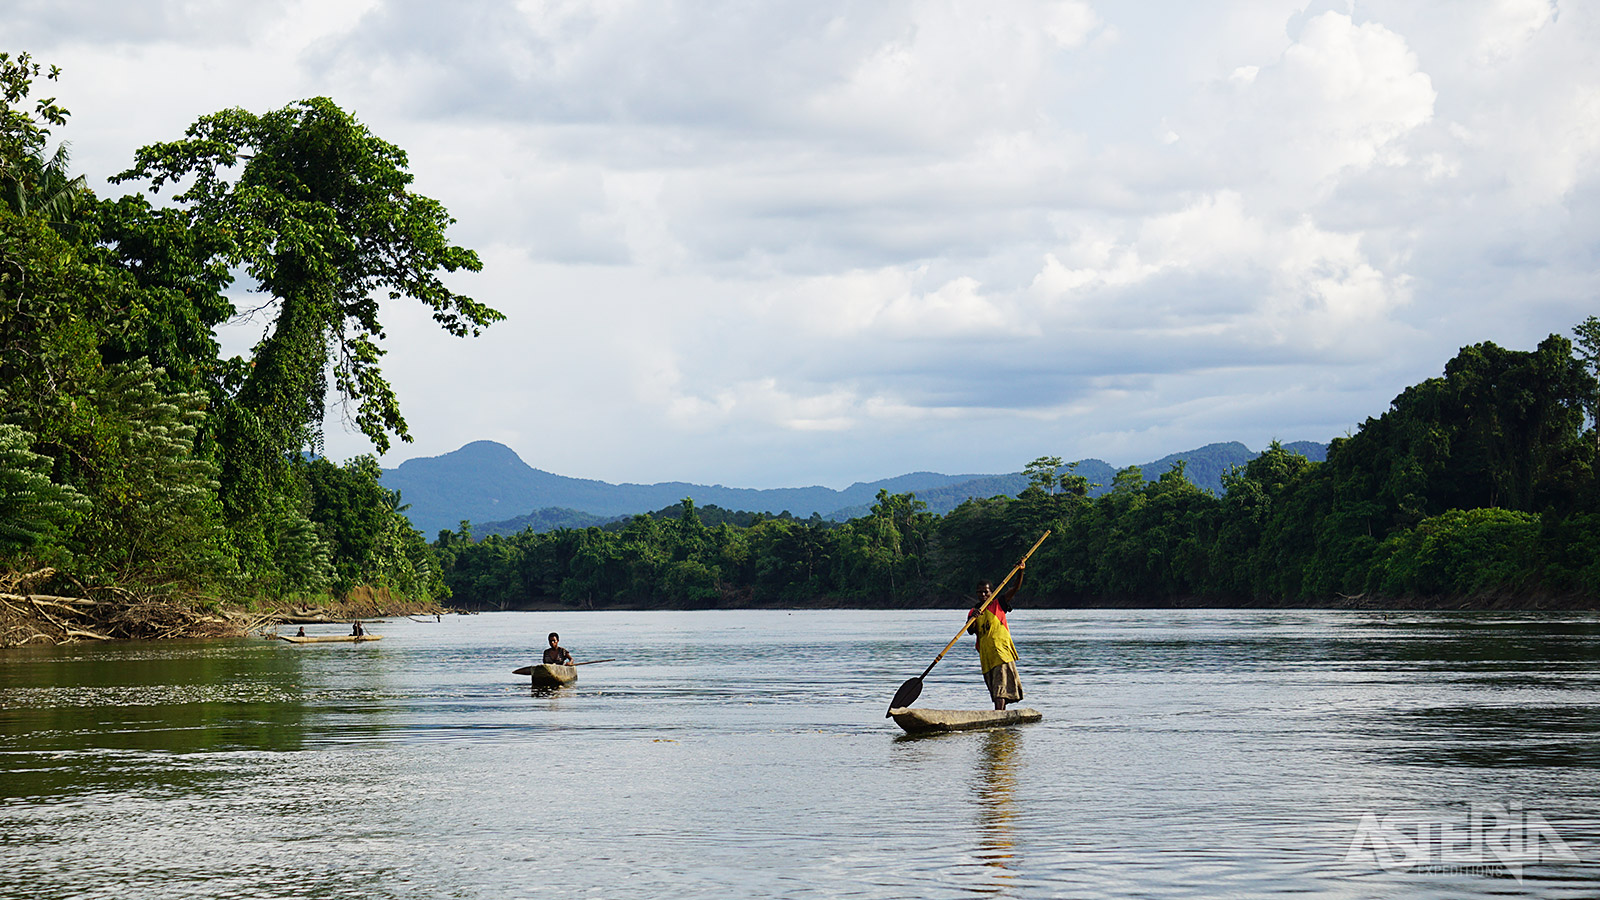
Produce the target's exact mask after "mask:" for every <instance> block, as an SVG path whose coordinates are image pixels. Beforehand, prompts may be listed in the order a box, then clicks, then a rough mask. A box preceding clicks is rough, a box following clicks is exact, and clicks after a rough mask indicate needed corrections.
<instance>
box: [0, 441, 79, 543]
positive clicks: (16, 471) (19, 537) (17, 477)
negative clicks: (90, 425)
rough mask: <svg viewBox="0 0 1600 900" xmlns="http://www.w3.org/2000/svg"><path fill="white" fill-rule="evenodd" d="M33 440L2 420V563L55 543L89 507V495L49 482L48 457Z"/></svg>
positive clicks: (0, 472) (0, 507) (49, 464)
mask: <svg viewBox="0 0 1600 900" xmlns="http://www.w3.org/2000/svg"><path fill="white" fill-rule="evenodd" d="M32 443H33V435H31V434H29V433H28V432H26V431H24V430H22V429H21V428H20V427H18V426H16V425H6V424H3V423H0V563H4V562H11V561H14V560H16V559H17V557H18V556H19V555H20V554H22V553H25V552H28V551H30V550H33V549H34V548H36V547H38V546H39V545H41V544H47V543H49V542H51V541H53V540H54V539H55V538H57V537H58V536H60V535H61V534H62V533H63V532H64V531H67V530H69V529H70V528H71V526H72V525H73V524H74V523H76V522H77V521H78V520H79V519H81V518H82V517H83V516H84V514H85V513H87V512H88V511H89V508H90V503H89V500H88V498H86V497H84V496H83V495H82V494H80V493H78V492H77V491H76V490H73V489H72V488H71V487H69V486H67V485H61V484H55V483H54V482H52V481H51V480H50V468H51V463H50V458H49V457H46V456H44V455H42V454H38V453H34V452H33V451H32V450H30V449H29V445H31V444H32Z"/></svg>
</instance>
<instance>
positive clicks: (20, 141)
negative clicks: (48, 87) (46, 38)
mask: <svg viewBox="0 0 1600 900" xmlns="http://www.w3.org/2000/svg"><path fill="white" fill-rule="evenodd" d="M42 72H43V70H42V68H41V66H40V65H39V64H38V63H36V62H34V61H33V58H32V57H30V56H29V55H28V54H26V53H19V54H17V56H15V57H13V56H12V55H11V54H9V53H0V101H3V103H0V196H3V197H4V198H5V202H6V205H7V206H8V207H10V208H11V209H12V211H13V212H16V213H18V214H19V215H21V214H25V213H26V209H25V208H23V209H19V208H18V204H19V203H22V204H24V206H25V203H24V201H25V200H28V199H32V198H36V197H38V196H39V195H40V193H41V185H40V184H39V178H40V176H41V174H43V172H42V170H44V169H45V168H47V167H48V166H49V165H50V163H51V162H52V160H48V159H46V154H45V145H46V143H47V142H48V140H49V138H50V128H51V127H52V126H57V127H59V126H62V125H65V124H67V116H69V115H71V113H69V112H68V111H67V110H66V109H65V108H64V107H62V106H60V105H58V104H57V103H56V101H55V98H54V97H46V98H44V99H41V100H35V101H34V103H33V110H32V111H31V112H30V111H28V110H26V109H24V108H22V106H21V104H22V102H23V101H24V100H25V99H27V97H28V95H29V93H30V92H31V91H32V90H33V82H34V79H36V78H38V77H39V76H40V74H41V73H42ZM43 74H44V77H45V78H46V79H48V80H50V81H55V80H56V79H57V78H58V77H60V75H61V69H60V68H58V67H56V66H51V67H50V69H49V71H48V72H44V73H43ZM56 158H58V159H59V160H60V166H61V169H62V170H64V169H65V165H66V157H65V154H64V153H63V152H61V151H58V152H57V154H56ZM58 174H62V173H58Z"/></svg>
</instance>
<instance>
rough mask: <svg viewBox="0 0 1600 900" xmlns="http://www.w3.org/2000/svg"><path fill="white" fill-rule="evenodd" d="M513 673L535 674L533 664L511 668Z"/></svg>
mask: <svg viewBox="0 0 1600 900" xmlns="http://www.w3.org/2000/svg"><path fill="white" fill-rule="evenodd" d="M511 674H513V675H532V674H533V666H523V667H522V668H520V669H512V670H511Z"/></svg>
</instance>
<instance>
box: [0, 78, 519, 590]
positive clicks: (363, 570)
mask: <svg viewBox="0 0 1600 900" xmlns="http://www.w3.org/2000/svg"><path fill="white" fill-rule="evenodd" d="M56 75H57V72H56V71H55V70H54V69H51V70H50V72H49V74H48V75H47V76H45V77H48V78H50V79H54V78H55V77H56ZM40 76H41V67H40V66H38V65H37V64H35V63H33V62H32V61H31V60H30V59H29V58H28V57H27V56H26V55H22V56H19V57H15V58H13V57H11V56H9V55H6V54H0V97H3V100H4V103H3V106H0V423H3V424H0V499H3V500H4V501H5V505H4V507H3V509H0V553H3V554H5V555H7V556H9V557H12V558H13V559H15V558H16V557H17V554H19V553H23V552H26V553H28V554H31V555H32V556H34V557H36V558H41V559H44V558H48V559H51V560H60V561H70V564H71V566H72V569H73V572H72V574H73V576H74V577H77V578H79V579H80V580H83V581H106V582H115V583H117V584H120V585H123V586H126V587H130V588H136V589H138V590H139V591H141V592H143V593H150V592H152V591H169V590H174V591H188V592H191V593H192V592H197V591H207V592H209V591H213V590H227V591H230V592H239V593H256V592H259V593H265V594H269V595H278V596H292V595H307V594H310V595H315V594H322V593H325V592H327V591H329V590H332V589H334V588H339V589H348V588H350V587H353V586H355V585H357V584H370V585H373V586H374V587H379V588H388V589H390V590H392V591H398V592H400V593H403V594H408V595H411V596H417V597H429V596H441V595H443V594H444V592H445V590H446V589H445V588H444V586H443V583H442V581H441V579H440V567H439V565H438V561H437V559H436V557H435V554H434V552H433V550H432V548H430V547H429V546H428V545H427V543H426V542H425V541H424V540H423V539H422V537H421V535H418V534H417V533H416V532H415V531H414V530H413V529H411V528H410V525H409V523H408V522H407V521H406V520H405V519H404V517H403V516H402V515H401V514H400V512H399V509H398V497H397V496H395V495H393V494H392V493H390V492H387V491H384V490H383V489H382V488H381V487H379V486H378V484H377V467H376V464H375V463H373V462H372V461H371V460H370V459H363V460H357V461H354V462H353V463H352V464H350V465H349V466H347V467H345V468H344V469H335V468H333V467H331V466H329V467H328V468H330V469H332V470H333V471H334V472H335V473H336V474H334V475H328V476H327V477H323V478H318V477H317V476H318V475H319V474H326V473H322V472H321V470H320V469H316V468H315V467H313V470H312V472H311V474H306V473H305V472H303V471H301V470H300V468H298V467H297V466H296V465H295V463H294V460H295V459H296V458H297V451H298V450H300V449H301V448H302V447H303V446H305V445H307V444H308V443H309V444H311V445H313V446H315V445H316V444H317V438H318V436H319V433H318V432H317V428H318V427H320V423H321V413H322V393H323V387H324V384H325V376H326V373H327V372H332V374H333V380H334V384H335V386H337V387H339V388H340V389H342V390H343V391H344V393H345V395H346V396H347V397H350V398H352V399H354V400H355V401H357V402H358V404H359V414H358V423H359V424H360V425H361V426H362V428H363V429H364V430H365V431H366V432H367V433H368V434H369V435H372V436H373V439H374V441H375V442H377V443H378V444H379V445H380V446H387V435H389V434H399V435H400V436H401V437H406V435H405V425H404V421H403V420H402V419H401V418H400V417H399V412H398V406H397V404H396V400H395V397H394V395H393V392H392V391H391V390H390V389H389V386H388V385H387V383H386V382H384V380H383V378H382V375H381V373H380V372H379V370H378V367H377V361H378V358H379V356H381V351H380V350H379V349H378V347H377V343H376V342H377V341H378V340H379V339H381V338H382V326H381V323H380V322H379V321H378V318H377V308H378V299H377V297H378V295H380V294H387V296H389V297H390V298H396V297H402V296H406V297H413V298H416V299H418V300H420V301H422V302H424V303H425V304H427V305H428V306H429V307H431V308H432V309H433V311H434V314H435V318H436V319H437V320H438V321H439V322H440V324H441V325H442V326H443V327H444V328H445V330H446V331H448V332H450V333H452V334H456V335H466V334H475V333H477V331H478V330H479V329H480V328H481V327H482V326H483V325H486V324H487V323H489V322H492V321H494V320H495V319H497V318H499V317H500V316H499V314H498V313H496V312H494V311H493V310H490V309H488V308H487V307H484V306H482V305H480V304H477V303H475V302H474V301H472V300H471V299H470V298H467V297H464V296H460V295H458V294H455V293H453V292H452V291H450V290H449V289H448V288H446V287H445V286H444V284H443V282H442V281H441V280H440V275H441V274H442V273H448V272H453V271H458V270H462V269H466V270H476V269H477V268H478V261H477V257H476V256H474V255H473V254H472V253H471V251H468V250H464V249H462V248H459V247H455V246H453V245H451V244H450V243H449V242H448V241H447V240H445V238H444V229H445V227H446V226H447V225H448V224H449V223H450V219H449V217H448V216H447V215H446V213H445V212H444V210H443V208H442V207H441V206H439V204H437V203H436V202H434V201H432V200H429V199H428V198H425V197H420V196H418V195H415V194H413V193H411V192H410V191H409V190H407V186H408V185H409V184H410V181H411V176H410V175H409V174H408V173H407V172H405V156H404V154H403V153H402V152H401V151H399V150H398V149H397V148H395V147H393V146H392V145H389V144H386V143H384V142H382V141H380V140H378V139H377V138H375V137H373V136H372V135H371V134H370V133H369V132H367V131H366V129H365V128H363V127H362V126H360V125H359V124H358V123H356V122H355V120H354V119H352V118H351V117H349V116H348V115H346V114H345V113H343V112H342V111H340V110H339V109H338V108H337V107H335V106H333V104H332V103H330V102H328V101H326V100H320V99H319V100H313V101H307V102H306V103H302V104H297V105H295V106H291V107H288V108H286V109H284V110H280V111H278V112H276V113H269V114H267V115H265V116H259V117H257V116H252V115H250V114H248V113H244V112H242V111H239V110H233V111H228V112H225V113H220V114H218V115H217V116H212V117H207V118H206V119H202V120H201V121H200V122H199V123H197V124H196V125H195V126H194V127H193V128H191V129H190V132H189V136H188V138H187V139H186V140H183V141H177V142H173V143H171V144H161V145H155V146H153V147H147V148H145V149H144V150H142V151H140V153H139V156H138V157H137V158H136V160H135V165H134V167H133V169H131V170H129V172H127V173H124V177H130V178H134V177H145V178H149V179H151V180H152V182H153V183H154V186H155V187H160V186H162V185H164V184H165V183H166V182H167V181H171V180H187V181H189V183H190V187H189V189H188V190H186V191H184V192H183V193H180V194H179V195H178V197H177V198H176V199H177V200H178V202H179V206H178V207H177V208H166V209H157V208H155V207H153V206H152V205H151V204H150V203H149V202H148V201H147V200H145V199H144V198H141V197H137V196H135V197H124V198H121V199H119V200H114V201H103V200H99V199H97V198H95V197H94V196H93V195H92V194H90V193H89V192H88V191H87V190H86V188H85V184H86V181H85V179H84V178H82V177H74V176H73V175H72V174H71V173H70V172H69V171H68V163H69V157H68V155H67V152H66V145H65V144H61V145H58V146H57V147H56V148H55V150H54V151H53V152H52V151H50V150H49V138H50V129H51V128H53V127H58V126H61V125H63V124H65V122H66V117H67V112H66V110H64V109H62V108H61V107H59V106H58V105H56V104H55V103H54V101H53V100H50V99H45V100H38V101H32V102H29V100H28V94H29V91H30V90H31V88H32V86H33V85H34V84H35V82H36V81H37V79H38V78H39V77H40ZM236 269H242V270H243V271H245V272H246V273H247V274H249V275H251V276H252V277H253V278H255V279H257V281H258V282H259V284H260V287H261V289H262V290H263V291H265V292H266V293H267V294H268V295H269V297H268V300H267V302H266V305H267V306H268V307H270V308H271V309H272V310H274V311H275V313H276V317H277V318H276V322H275V326H274V329H273V331H272V333H271V334H270V335H269V336H268V338H267V339H266V340H265V341H264V342H263V343H262V344H261V345H260V346H258V347H257V348H256V351H255V352H254V354H253V358H252V359H248V360H245V359H231V360H223V359H220V358H219V347H218V344H217V341H216V338H215V334H214V329H215V328H216V326H217V325H219V324H221V323H222V322H224V321H226V320H227V319H229V318H230V317H232V316H233V315H234V314H235V309H234V306H233V304H232V302H231V301H230V300H228V298H227V296H226V295H225V293H224V291H225V290H226V289H227V288H228V287H229V285H230V284H231V283H232V279H233V272H234V271H235V270H236ZM324 465H326V464H325V463H324Z"/></svg>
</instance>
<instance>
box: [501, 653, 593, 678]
mask: <svg viewBox="0 0 1600 900" xmlns="http://www.w3.org/2000/svg"><path fill="white" fill-rule="evenodd" d="M616 661H617V657H615V656H613V657H611V658H610V659H586V660H584V661H583V662H581V663H573V664H572V665H575V666H592V665H594V664H595V663H602V662H616ZM539 665H540V666H542V665H545V663H540V664H539ZM550 665H558V666H561V665H566V663H551V664H550ZM538 667H539V666H523V667H522V668H520V669H512V670H511V674H513V675H532V674H533V670H534V669H537V668H538Z"/></svg>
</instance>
